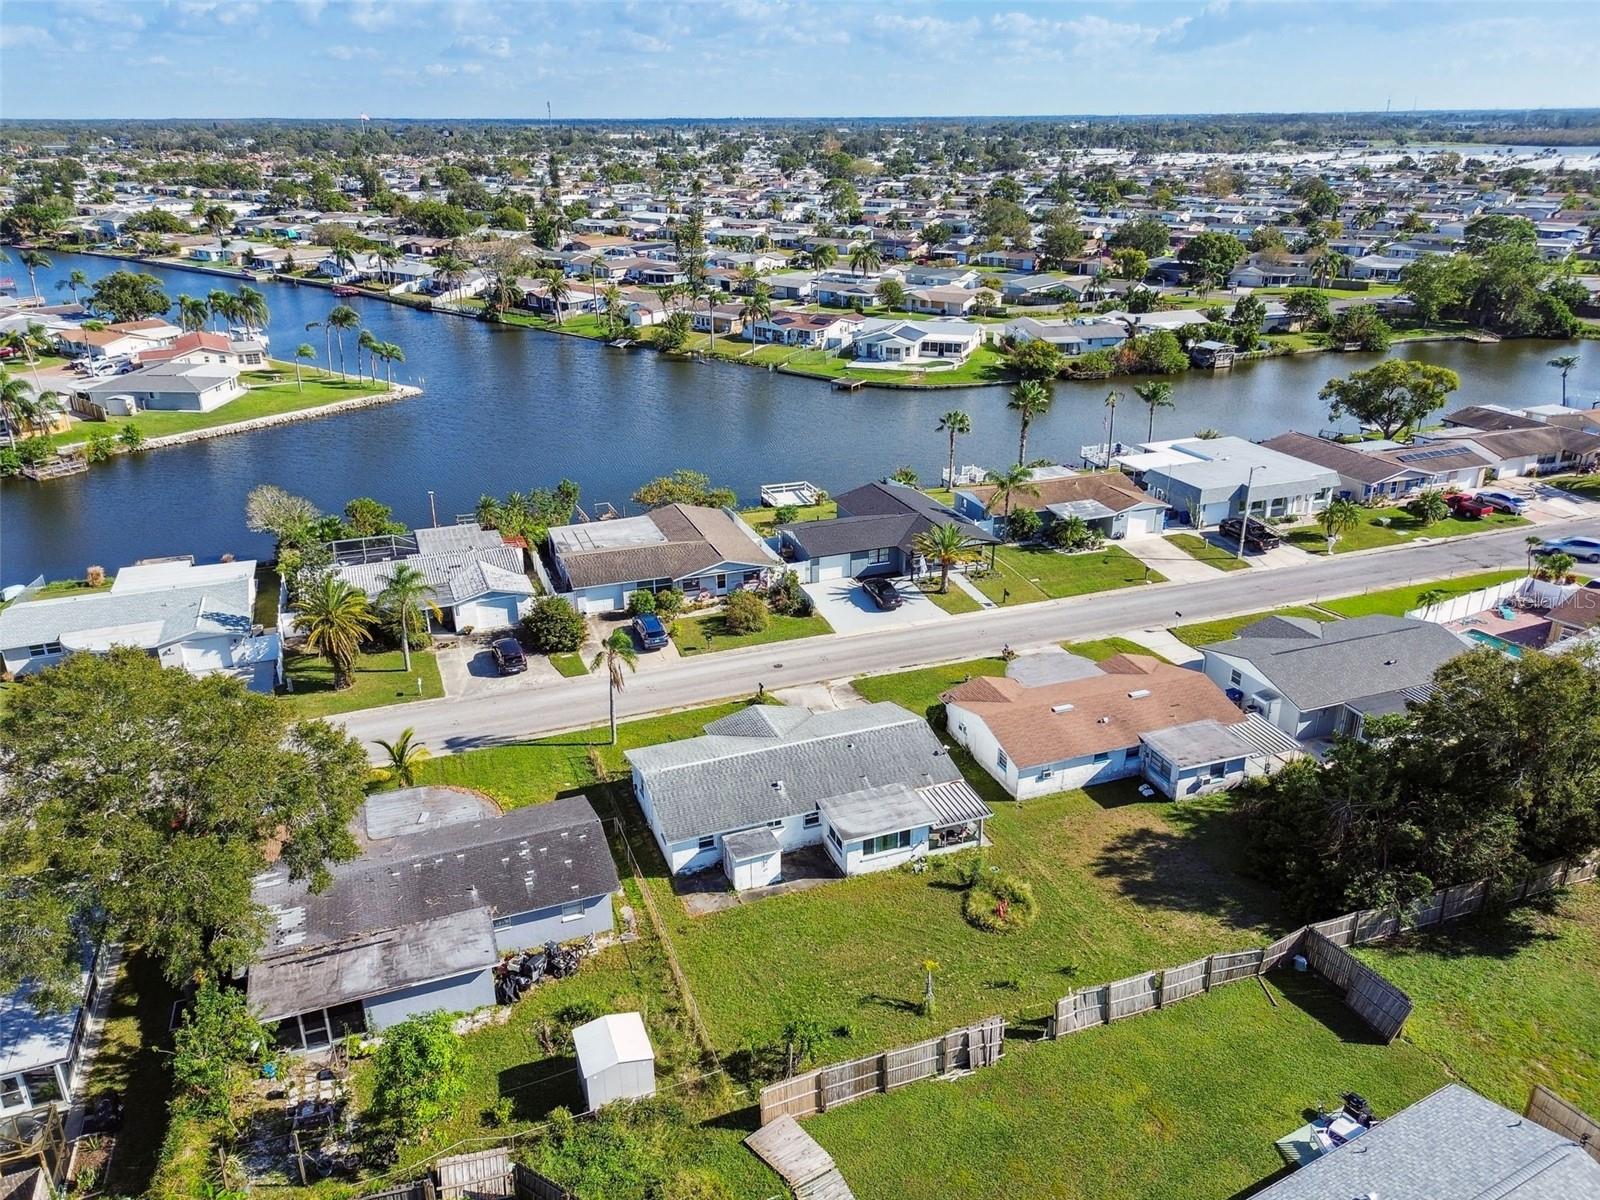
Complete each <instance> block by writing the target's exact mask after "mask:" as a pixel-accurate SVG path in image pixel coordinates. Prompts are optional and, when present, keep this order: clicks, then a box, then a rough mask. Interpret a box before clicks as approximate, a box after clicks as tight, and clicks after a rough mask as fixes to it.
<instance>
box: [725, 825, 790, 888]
mask: <svg viewBox="0 0 1600 1200" xmlns="http://www.w3.org/2000/svg"><path fill="white" fill-rule="evenodd" d="M782 864H783V843H782V842H780V841H779V840H778V835H777V834H775V833H773V832H772V830H771V829H770V828H768V827H767V826H765V825H763V826H761V827H760V828H758V829H744V830H740V831H739V832H738V833H729V834H725V835H724V836H723V839H722V869H723V871H724V872H725V873H726V874H727V876H728V878H729V880H731V881H732V883H733V887H734V890H735V891H743V890H744V889H745V888H755V887H766V886H768V885H769V884H774V883H777V882H778V881H779V880H780V879H781V878H783V868H782Z"/></svg>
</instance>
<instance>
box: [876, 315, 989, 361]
mask: <svg viewBox="0 0 1600 1200" xmlns="http://www.w3.org/2000/svg"><path fill="white" fill-rule="evenodd" d="M983 337H984V331H983V326H981V325H974V324H972V323H970V322H968V321H901V320H868V321H863V322H862V323H861V327H860V328H859V329H858V330H857V332H856V335H855V342H854V345H855V352H856V357H857V358H863V359H869V360H872V361H875V362H898V363H912V364H925V363H931V362H940V361H943V362H951V361H954V362H957V363H962V362H966V361H967V359H968V358H970V357H972V352H973V351H974V350H976V349H977V348H978V347H979V346H980V345H982V344H983Z"/></svg>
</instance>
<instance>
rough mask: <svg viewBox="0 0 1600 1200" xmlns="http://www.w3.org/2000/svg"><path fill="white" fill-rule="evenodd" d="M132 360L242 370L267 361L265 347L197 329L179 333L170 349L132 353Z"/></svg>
mask: <svg viewBox="0 0 1600 1200" xmlns="http://www.w3.org/2000/svg"><path fill="white" fill-rule="evenodd" d="M134 361H136V362H137V363H138V364H139V365H140V366H141V367H152V366H155V364H157V363H182V364H185V365H191V366H192V365H194V364H195V363H210V364H211V365H213V366H225V367H235V368H239V369H245V368H248V367H259V366H261V365H262V364H263V363H264V362H265V361H266V353H265V347H263V346H262V345H261V343H260V342H256V341H242V340H240V341H236V340H234V339H232V338H229V337H228V335H227V334H223V333H212V332H210V331H209V330H204V329H198V330H195V331H193V332H191V333H185V334H181V335H180V336H178V337H176V338H174V339H173V341H172V344H171V345H170V346H162V347H159V348H156V349H152V350H140V351H138V352H136V353H135V355H134Z"/></svg>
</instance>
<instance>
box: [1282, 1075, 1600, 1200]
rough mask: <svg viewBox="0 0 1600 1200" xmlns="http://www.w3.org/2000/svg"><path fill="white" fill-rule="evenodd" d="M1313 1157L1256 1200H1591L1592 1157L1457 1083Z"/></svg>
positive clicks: (1599, 1184) (1599, 1177)
mask: <svg viewBox="0 0 1600 1200" xmlns="http://www.w3.org/2000/svg"><path fill="white" fill-rule="evenodd" d="M1280 1145H1281V1143H1280ZM1319 1150H1320V1152H1319V1153H1317V1154H1316V1157H1314V1158H1311V1159H1310V1161H1308V1162H1306V1163H1304V1165H1302V1166H1301V1167H1300V1168H1299V1169H1298V1170H1296V1171H1295V1172H1294V1173H1293V1174H1291V1175H1287V1176H1285V1177H1284V1178H1282V1179H1279V1180H1278V1181H1277V1182H1275V1183H1271V1184H1269V1185H1268V1186H1267V1187H1265V1188H1263V1189H1262V1190H1259V1191H1257V1192H1255V1193H1254V1195H1255V1197H1256V1200H1347V1198H1352V1197H1354V1198H1361V1200H1373V1198H1380V1200H1491V1198H1492V1200H1600V1161H1596V1159H1595V1158H1594V1147H1592V1146H1591V1147H1589V1148H1588V1149H1587V1150H1586V1149H1585V1148H1584V1147H1583V1146H1580V1145H1579V1144H1578V1143H1577V1142H1575V1141H1573V1140H1572V1139H1571V1138H1570V1137H1567V1136H1566V1135H1564V1134H1561V1133H1556V1132H1554V1131H1552V1130H1550V1129H1546V1128H1545V1127H1544V1126H1543V1125H1541V1124H1539V1123H1538V1122H1536V1121H1533V1120H1530V1119H1529V1118H1528V1117H1526V1116H1524V1115H1522V1114H1520V1113H1516V1112H1513V1111H1512V1110H1511V1109H1508V1108H1502V1107H1501V1106H1500V1105H1498V1104H1496V1103H1494V1102H1493V1101H1491V1100H1487V1099H1485V1098H1484V1097H1482V1096H1480V1095H1478V1093H1477V1092H1474V1091H1472V1090H1471V1089H1469V1088H1466V1087H1464V1086H1462V1085H1461V1084H1459V1083H1447V1084H1446V1085H1445V1086H1444V1087H1442V1088H1440V1089H1439V1090H1438V1091H1436V1092H1433V1093H1432V1094H1430V1095H1428V1096H1425V1097H1424V1098H1423V1099H1421V1100H1418V1101H1417V1102H1416V1103H1415V1104H1413V1105H1410V1106H1409V1107H1407V1108H1403V1109H1401V1110H1400V1111H1399V1112H1397V1113H1395V1114H1394V1115H1393V1116H1390V1117H1386V1118H1385V1119H1383V1120H1382V1121H1379V1122H1377V1123H1375V1124H1373V1125H1372V1126H1371V1127H1370V1128H1365V1129H1362V1128H1360V1127H1358V1128H1357V1131H1356V1132H1355V1133H1354V1135H1353V1136H1352V1137H1350V1139H1349V1140H1347V1141H1345V1142H1343V1143H1342V1144H1334V1145H1331V1146H1330V1147H1329V1148H1327V1149H1321V1148H1320V1147H1319Z"/></svg>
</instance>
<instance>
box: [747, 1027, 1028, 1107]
mask: <svg viewBox="0 0 1600 1200" xmlns="http://www.w3.org/2000/svg"><path fill="white" fill-rule="evenodd" d="M1005 1029H1006V1022H1005V1018H1004V1017H987V1018H985V1019H984V1020H982V1021H979V1022H978V1023H977V1024H975V1025H967V1026H964V1027H962V1028H961V1029H952V1030H951V1031H950V1032H949V1033H947V1034H945V1035H944V1036H943V1037H936V1038H930V1039H929V1040H928V1041H925V1042H918V1043H916V1044H915V1045H913V1046H901V1047H899V1048H897V1049H894V1050H885V1051H883V1052H882V1053H881V1054H872V1055H869V1056H867V1057H866V1058H857V1059H852V1060H850V1061H849V1062H842V1063H833V1064H831V1065H829V1066H826V1067H818V1068H817V1069H816V1070H814V1071H807V1072H806V1073H805V1074H803V1075H795V1076H793V1077H792V1078H789V1079H782V1080H779V1081H778V1082H777V1083H774V1084H769V1085H768V1086H766V1087H764V1088H762V1089H761V1124H762V1125H766V1124H768V1123H769V1122H771V1121H775V1120H777V1119H778V1118H779V1117H782V1116H790V1117H796V1118H799V1117H809V1116H812V1115H813V1114H815V1113H819V1112H827V1111H828V1110H829V1109H832V1108H838V1107H839V1105H841V1104H849V1103H850V1102H851V1101H852V1100H859V1099H860V1098H861V1097H862V1096H870V1095H873V1094H874V1093H877V1092H889V1091H893V1090H894V1089H895V1088H899V1087H904V1086H905V1085H906V1084H908V1083H915V1082H917V1081H918V1080H919V1079H929V1078H932V1077H933V1076H935V1075H947V1074H949V1073H950V1072H951V1071H976V1070H977V1069H979V1068H980V1067H989V1066H993V1065H994V1064H995V1063H997V1062H999V1061H1000V1055H1001V1044H1002V1042H1003V1041H1004V1040H1005Z"/></svg>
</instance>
